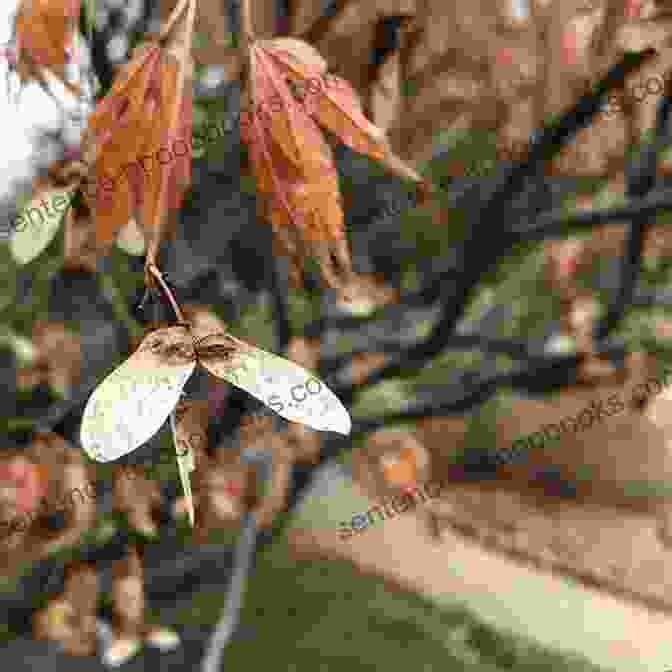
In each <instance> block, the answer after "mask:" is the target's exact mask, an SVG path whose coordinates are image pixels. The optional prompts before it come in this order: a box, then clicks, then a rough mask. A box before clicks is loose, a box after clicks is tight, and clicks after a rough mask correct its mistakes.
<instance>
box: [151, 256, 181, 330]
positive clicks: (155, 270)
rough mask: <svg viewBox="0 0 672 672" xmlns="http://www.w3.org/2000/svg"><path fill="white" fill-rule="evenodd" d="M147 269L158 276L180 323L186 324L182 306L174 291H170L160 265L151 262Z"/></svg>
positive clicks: (157, 278)
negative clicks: (178, 302) (179, 304)
mask: <svg viewBox="0 0 672 672" xmlns="http://www.w3.org/2000/svg"><path fill="white" fill-rule="evenodd" d="M147 270H148V271H149V273H150V274H151V275H152V276H154V277H155V278H156V280H157V281H158V283H159V285H160V286H161V290H162V291H163V293H164V294H165V296H166V298H167V299H168V301H170V305H171V307H172V309H173V312H174V313H175V318H176V319H177V321H178V322H179V323H180V324H186V323H187V322H186V320H185V319H184V315H183V314H182V311H181V310H180V307H179V306H178V304H177V301H176V300H175V297H174V296H173V293H172V292H171V291H170V287H168V285H167V284H166V281H165V280H164V279H163V274H162V273H161V271H160V270H159V269H158V267H157V266H156V265H154V264H150V265H149V266H148V267H147Z"/></svg>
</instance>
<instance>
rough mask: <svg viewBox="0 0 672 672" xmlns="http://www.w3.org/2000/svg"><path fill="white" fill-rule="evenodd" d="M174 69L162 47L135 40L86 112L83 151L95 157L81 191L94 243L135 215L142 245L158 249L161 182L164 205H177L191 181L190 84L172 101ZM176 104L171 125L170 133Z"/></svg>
mask: <svg viewBox="0 0 672 672" xmlns="http://www.w3.org/2000/svg"><path fill="white" fill-rule="evenodd" d="M178 70H179V68H178V62H177V60H176V58H175V55H174V54H173V53H172V52H171V51H170V49H169V48H166V49H162V48H160V47H159V46H158V44H155V43H147V44H143V45H141V46H140V47H138V48H137V49H136V52H135V55H134V57H133V59H132V60H131V61H130V62H129V64H128V65H127V66H126V68H125V71H124V73H122V76H121V77H119V78H118V79H117V80H116V81H115V83H114V84H113V86H112V89H111V91H110V93H109V94H108V95H107V96H106V97H105V98H104V99H103V100H102V101H101V102H100V103H99V105H98V107H97V108H96V109H95V110H94V111H93V112H92V113H91V115H90V116H89V126H88V129H87V135H86V143H87V150H88V155H89V156H93V157H94V162H93V165H92V169H91V173H90V179H89V182H90V183H92V184H93V185H94V189H93V193H92V190H91V189H87V190H86V191H85V195H86V197H87V200H88V203H89V206H90V207H91V209H92V211H93V215H94V221H95V226H96V236H97V238H98V240H99V241H100V242H101V244H105V243H110V242H111V241H112V240H113V239H114V238H115V237H116V236H117V234H118V232H119V230H120V229H121V228H122V227H123V226H125V225H126V223H127V222H128V221H129V220H130V219H131V218H135V220H136V222H137V223H138V225H139V226H140V227H141V228H142V230H143V233H144V235H145V242H146V246H147V248H148V249H152V247H153V246H157V245H158V240H160V238H161V235H162V227H161V226H157V222H159V219H158V217H157V211H158V209H159V208H160V207H162V205H163V204H160V202H159V200H160V199H159V196H160V194H161V187H162V184H163V183H165V184H166V186H165V187H164V189H165V190H166V193H168V194H169V198H170V200H169V202H168V203H167V204H166V205H167V206H168V208H171V209H176V208H178V207H179V205H180V203H181V200H182V197H183V195H184V192H185V190H186V189H187V188H188V186H189V184H190V181H191V156H190V152H189V146H188V141H187V140H185V138H188V139H190V138H191V127H192V116H191V114H192V112H191V110H192V101H191V87H190V85H189V80H187V85H186V86H185V89H184V95H183V96H181V98H180V100H179V101H178V100H176V93H175V89H176V83H177V79H178V74H179V73H178ZM178 103H179V105H180V110H179V112H178V117H177V126H175V127H174V128H173V130H172V131H171V122H172V120H173V115H174V110H175V105H176V104H178ZM178 143H181V145H182V146H181V147H180V149H181V153H180V154H178V153H177V148H178V146H179V145H178ZM185 147H186V150H185V149H184V148H185ZM171 148H172V150H173V152H171V151H170V150H171ZM129 158H130V159H131V160H130V161H129V160H128V159H129ZM164 159H167V160H165V161H164ZM147 162H149V164H148V163H147Z"/></svg>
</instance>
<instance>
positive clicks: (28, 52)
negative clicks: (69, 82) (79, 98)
mask: <svg viewBox="0 0 672 672" xmlns="http://www.w3.org/2000/svg"><path fill="white" fill-rule="evenodd" d="M79 9H80V0H23V2H21V4H20V5H19V8H18V11H17V13H16V18H15V21H14V34H15V39H16V44H15V48H16V58H17V68H18V70H19V73H20V74H22V75H23V74H24V73H26V72H27V71H29V70H30V69H31V66H35V65H37V66H41V67H43V68H46V69H48V70H50V71H51V72H53V73H54V74H55V75H56V76H58V77H59V79H61V80H62V81H65V64H66V63H68V62H69V61H70V60H71V58H72V54H73V37H74V34H75V31H76V29H77V20H78V17H79Z"/></svg>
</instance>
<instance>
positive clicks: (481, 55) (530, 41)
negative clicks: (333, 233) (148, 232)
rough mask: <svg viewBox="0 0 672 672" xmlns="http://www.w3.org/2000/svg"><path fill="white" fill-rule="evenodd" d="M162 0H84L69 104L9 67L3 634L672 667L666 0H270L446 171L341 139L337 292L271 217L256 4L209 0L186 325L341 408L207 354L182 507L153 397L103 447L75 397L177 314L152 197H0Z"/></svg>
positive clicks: (153, 661) (315, 663)
mask: <svg viewBox="0 0 672 672" xmlns="http://www.w3.org/2000/svg"><path fill="white" fill-rule="evenodd" d="M44 2H45V5H49V2H47V1H46V0H44ZM5 4H6V5H7V6H3V7H2V9H1V10H0V11H1V12H2V18H0V31H3V32H2V33H0V42H3V43H5V44H7V45H11V43H12V40H13V37H12V26H13V22H14V16H15V14H16V12H17V9H18V8H19V5H18V3H16V2H10V3H5ZM24 4H25V3H24ZM52 4H54V5H57V4H64V5H65V4H68V3H60V2H57V1H56V0H52ZM175 4H176V3H175V1H174V0H173V1H172V2H171V1H170V0H167V1H166V2H164V1H163V0H156V1H152V0H138V1H137V2H136V1H128V2H126V1H124V0H95V1H93V0H87V1H86V2H82V7H81V13H80V15H79V16H78V17H77V22H78V26H77V27H78V30H76V31H75V32H76V34H77V39H76V42H75V51H74V57H73V59H72V62H70V63H69V64H68V70H67V76H68V77H70V78H72V80H73V81H77V82H79V83H80V85H81V90H82V97H81V98H80V99H76V98H75V97H74V96H72V95H71V94H70V93H69V92H68V91H67V90H66V87H64V86H63V85H62V83H61V82H60V81H59V80H58V78H57V77H54V76H53V75H52V74H50V73H48V72H46V71H44V70H42V72H41V75H42V81H41V83H40V82H39V81H35V79H36V76H35V73H34V72H32V73H30V77H25V70H24V71H21V70H19V72H18V73H17V71H16V70H17V69H16V68H15V67H11V66H12V58H11V56H10V57H7V56H5V57H4V58H3V59H2V62H0V70H2V72H1V73H0V74H1V75H2V76H1V77H0V78H1V79H2V80H6V81H7V92H6V95H4V94H3V95H0V110H1V114H2V119H3V122H4V123H3V130H2V139H3V149H4V152H3V156H2V158H0V161H2V170H1V173H0V174H1V175H2V178H3V179H2V188H1V189H0V192H1V193H0V198H1V199H2V200H1V202H0V216H1V218H2V222H3V223H2V224H0V275H1V276H2V277H1V279H0V394H1V395H2V411H1V412H0V432H1V433H2V435H1V439H2V448H3V452H2V453H0V519H1V520H2V521H3V522H2V527H0V564H1V565H2V575H1V577H0V584H1V585H0V622H1V625H0V637H1V638H2V642H0V660H1V661H3V662H4V661H6V662H7V663H11V664H12V665H13V666H14V668H15V669H30V670H36V671H38V672H47V671H48V670H61V669H63V670H65V669H66V665H67V666H68V670H69V672H72V671H73V670H79V669H81V670H99V669H109V668H111V667H119V668H120V669H124V670H129V671H131V670H144V669H150V667H151V669H155V668H156V666H157V665H158V666H159V668H158V669H161V670H164V669H166V670H172V669H175V670H178V669H179V670H183V669H189V670H200V669H203V672H213V671H214V670H215V669H217V670H218V669H222V670H224V669H226V670H243V669H261V668H269V669H272V670H288V671H296V672H303V671H304V670H311V671H315V670H319V671H320V672H321V671H323V670H324V671H325V672H327V671H330V672H331V671H333V672H341V671H343V670H346V669H347V670H348V671H349V672H350V671H351V670H390V671H393V670H402V669H404V670H405V669H408V668H409V667H412V668H413V669H418V670H422V671H423V672H430V671H433V670H442V671H444V670H446V669H447V670H456V671H457V670H473V671H479V672H490V671H492V672H495V671H497V670H542V669H543V670H557V671H560V670H563V671H564V670H566V671H568V672H569V671H571V672H578V671H579V670H586V671H587V670H598V669H602V670H624V671H625V670H628V672H632V671H636V670H665V669H667V668H669V667H670V666H672V643H670V639H669V637H666V635H667V633H668V632H669V628H670V626H671V625H672V574H671V571H672V570H670V569H669V567H672V563H670V562H669V560H670V557H669V556H668V553H669V552H670V540H671V539H672V515H671V514H672V508H671V506H672V503H671V502H670V499H669V494H670V491H669V490H668V485H667V484H668V480H669V478H670V477H672V452H671V451H670V448H669V445H670V444H669V442H670V439H671V438H672V420H671V419H670V418H672V414H671V413H670V411H672V407H671V405H672V395H670V390H669V386H670V383H669V380H670V377H669V374H667V373H666V371H667V370H668V368H669V366H670V365H671V364H672V351H671V350H670V347H669V338H670V334H672V321H670V316H669V313H670V306H671V305H672V303H671V302H672V295H670V291H669V287H668V286H669V281H670V279H671V272H672V264H671V263H670V256H669V252H670V249H671V246H672V236H671V235H670V232H669V218H670V215H669V214H668V212H667V210H666V209H669V207H671V206H672V197H671V195H670V192H669V189H670V184H669V182H670V179H669V176H670V175H671V174H672V155H670V154H669V145H670V142H671V135H670V131H671V128H670V123H669V109H668V107H669V105H668V103H669V100H668V99H667V98H666V95H665V94H666V93H667V94H669V93H670V92H671V90H670V88H669V81H670V72H671V68H672V59H671V57H670V51H668V49H667V47H669V46H670V45H671V44H672V7H671V6H670V3H668V2H664V1H660V2H653V1H646V0H643V1H642V0H603V1H596V2H586V0H582V1H580V2H579V1H578V0H577V1H574V0H544V1H543V2H542V1H541V0H534V1H533V0H529V1H524V0H517V1H516V2H510V1H509V0H468V1H467V0H450V1H449V2H446V1H445V0H436V1H435V0H425V1H421V0H375V1H374V0H349V1H346V0H336V1H332V2H327V1H326V0H325V2H322V3H320V2H316V1H314V0H277V1H275V0H251V13H252V17H253V21H254V26H255V31H256V32H257V35H258V37H260V38H263V39H268V38H271V37H277V36H287V35H292V36H294V37H299V38H300V39H303V40H306V41H307V42H309V43H310V44H312V45H314V46H315V47H316V48H317V49H318V50H319V51H320V53H321V54H322V55H323V57H324V58H325V59H326V60H327V62H328V64H329V72H331V73H334V74H335V75H337V76H339V77H342V78H345V79H347V80H348V81H349V82H351V84H352V86H353V87H354V89H355V90H356V91H357V93H358V94H359V96H360V98H361V101H362V106H363V110H364V111H365V113H366V115H367V117H368V118H369V119H371V120H373V122H374V123H376V125H378V126H379V127H380V128H382V129H383V130H384V131H385V132H386V134H387V137H388V138H389V141H390V146H391V147H392V149H393V150H394V152H395V153H396V154H397V155H398V156H399V157H401V158H402V159H403V160H404V161H406V162H407V163H408V164H409V165H411V166H413V168H414V169H415V170H417V171H418V172H419V173H421V174H422V175H423V176H425V177H427V178H428V179H430V180H431V181H432V183H433V184H434V185H435V191H434V192H433V193H432V194H431V198H429V199H427V198H425V199H422V198H419V196H418V190H417V189H415V188H414V185H412V184H409V183H408V182H406V181H404V180H402V179H400V178H399V177H397V176H395V175H391V174H390V173H389V172H387V171H386V170H385V169H384V167H382V166H381V165H380V164H377V163H376V162H375V161H373V160H370V159H369V158H367V157H364V156H362V155H359V154H356V153H355V152H354V151H352V150H350V149H349V148H347V147H345V146H343V145H341V144H338V143H337V141H336V140H335V139H334V138H332V139H331V140H332V143H331V144H332V146H333V152H334V158H335V161H336V165H337V169H338V173H339V180H340V189H341V193H342V199H343V209H344V212H345V221H346V229H347V237H348V241H349V244H350V251H351V256H352V264H353V270H354V274H353V276H352V277H351V278H350V280H349V281H348V284H347V286H345V287H340V288H338V289H334V288H329V287H325V286H324V285H323V282H322V280H321V278H320V274H319V268H318V267H317V264H314V263H312V262H311V261H309V262H308V263H307V265H306V269H305V270H304V271H303V272H302V274H301V277H300V283H298V284H297V283H295V282H292V277H293V269H292V268H291V266H290V264H289V262H288V260H287V259H286V258H283V256H282V255H280V254H278V253H277V249H276V247H274V241H273V238H272V229H271V226H270V224H268V223H267V222H266V221H264V220H263V219H262V218H261V216H260V215H259V211H260V208H258V203H257V201H258V198H257V192H256V187H255V180H254V177H253V176H252V174H251V172H250V170H249V166H248V160H247V150H246V147H245V145H244V143H241V141H240V136H239V131H238V117H239V113H240V104H241V85H240V82H239V80H238V75H239V73H238V71H237V70H236V69H235V68H234V67H232V60H231V53H232V49H233V48H234V47H235V46H236V45H237V43H238V38H237V34H238V26H239V7H238V3H236V2H229V0H199V3H198V7H199V10H198V17H197V24H196V30H197V35H196V42H195V49H194V52H193V56H194V60H195V73H194V79H193V87H194V102H193V118H194V127H195V129H194V132H195V134H196V133H200V134H202V135H204V136H205V137H207V138H208V141H207V142H206V143H205V148H204V149H203V150H199V151H198V152H197V151H194V156H193V162H192V170H193V176H192V186H191V189H190V190H189V192H188V193H187V196H186V198H185V202H184V203H183V205H182V207H181V208H180V210H179V212H178V213H177V215H176V217H175V235H174V236H173V237H172V238H170V239H168V240H166V241H164V244H163V245H162V248H161V258H160V260H161V268H162V270H163V271H164V272H165V273H166V276H167V278H168V280H169V282H170V285H171V287H172V288H173V290H174V293H175V296H176V297H177V299H178V301H179V302H180V304H181V305H182V306H183V307H184V310H185V313H186V315H187V317H188V318H189V319H191V320H193V321H195V322H197V323H200V322H202V323H204V324H209V325H212V327H213V329H216V330H222V329H224V328H228V329H229V330H230V331H231V333H233V334H234V335H235V336H237V337H238V338H241V339H243V340H245V341H246V342H249V343H253V344H255V345H257V346H259V347H261V348H264V349H266V350H269V351H272V352H276V353H278V354H281V355H283V356H285V357H287V358H288V359H291V360H293V361H295V362H297V363H298V364H300V365H301V366H304V367H305V368H307V369H309V370H311V371H316V372H317V373H318V375H319V376H320V377H321V378H322V380H324V381H326V382H327V384H328V385H329V386H330V388H331V389H333V390H334V391H335V392H336V394H337V395H338V396H339V398H341V399H342V401H343V403H344V404H345V405H346V406H347V408H348V410H349V411H350V413H351V416H352V418H353V433H352V435H351V436H350V437H345V438H344V437H339V436H337V435H335V434H332V433H317V432H315V431H313V430H310V429H307V428H305V427H303V426H300V425H297V424H294V423H289V422H287V421H285V420H282V419H280V418H279V417H278V416H275V414H273V413H271V411H270V410H269V409H267V408H265V407H264V406H263V405H261V404H260V403H257V402H254V401H253V400H251V399H250V398H249V397H248V395H246V394H244V393H242V392H241V391H240V390H237V389H236V388H235V387H233V386H231V385H229V384H227V383H224V382H221V381H220V382H215V380H214V378H208V376H207V375H206V373H205V372H204V371H199V372H198V373H197V374H195V375H194V376H193V378H192V380H190V382H189V385H188V387H187V392H188V393H189V396H190V398H191V399H193V400H196V402H200V403H194V404H193V405H192V406H190V407H189V408H188V411H187V413H188V423H193V426H194V427H197V428H198V430H199V431H202V432H204V433H205V434H204V435H205V436H206V437H207V441H204V442H203V444H202V446H201V448H199V449H198V450H197V452H196V471H195V472H194V473H193V474H192V483H193V489H194V499H195V503H196V527H195V528H194V529H193V530H192V529H191V528H190V526H189V523H188V520H187V517H186V504H185V501H184V498H183V496H182V492H181V486H180V483H179V477H178V471H177V466H176V463H175V453H174V450H175V449H174V446H173V438H172V437H171V436H170V430H169V429H168V428H167V427H164V429H163V430H162V431H161V432H160V433H159V434H157V435H156V436H155V437H154V438H153V439H152V440H151V441H149V442H148V443H147V444H146V445H144V446H143V447H142V448H140V449H138V450H137V451H135V452H133V453H132V454H131V455H129V456H126V457H125V458H123V459H122V460H120V461H119V462H118V463H113V464H112V463H108V464H98V463H93V462H92V461H90V460H89V459H88V458H87V457H86V456H85V454H84V452H83V450H82V449H81V445H80V443H79V427H80V423H81V416H82V412H83V409H84V405H85V403H86V400H87V398H88V397H89V395H90V393H91V391H92V390H93V389H94V388H95V387H96V385H98V384H99V383H100V382H101V381H102V380H103V378H104V377H105V376H106V375H107V374H108V373H109V372H110V371H111V370H113V369H114V368H115V367H117V366H119V365H120V364H121V363H122V362H123V361H124V360H125V359H127V358H128V356H129V355H130V354H131V353H132V352H133V351H134V350H135V349H136V348H137V346H138V344H139V343H140V341H141V340H142V338H143V336H144V334H145V333H146V332H147V330H149V329H151V328H154V327H156V326H158V325H160V324H165V322H166V321H167V320H170V319H171V315H170V311H169V308H167V307H166V306H165V305H163V304H162V303H161V301H160V300H159V299H158V297H157V296H155V295H151V296H148V295H146V293H145V290H144V284H143V261H144V258H143V255H144V243H143V241H142V237H141V235H140V233H139V231H138V229H137V227H136V226H135V224H134V222H132V221H131V222H129V224H128V225H127V226H126V227H125V228H124V229H123V230H122V233H121V234H120V235H119V238H118V239H117V241H116V242H115V244H114V246H113V247H112V248H111V250H110V251H109V252H108V253H106V254H99V253H96V252H95V251H94V252H92V250H91V248H90V246H89V245H88V243H87V241H88V240H89V236H90V235H91V231H90V229H87V226H86V224H82V223H79V224H78V223H77V222H76V221H69V222H67V223H65V224H62V223H61V222H60V220H59V219H58V218H55V217H54V218H51V217H48V218H44V220H43V222H42V225H41V226H39V227H37V228H35V227H28V228H27V229H26V230H24V231H22V232H14V233H12V232H11V226H10V225H9V224H8V223H9V222H11V221H12V220H13V219H14V218H15V217H16V215H17V214H19V213H20V212H21V211H22V210H23V208H25V207H27V206H28V207H39V206H38V205H37V204H38V203H39V202H40V199H42V198H44V197H45V195H47V194H53V193H55V192H56V190H58V189H63V188H64V187H63V185H64V184H66V183H67V175H68V170H69V168H70V166H71V165H72V162H73V161H74V158H73V157H76V156H77V153H78V151H79V145H80V142H81V137H82V130H83V129H84V128H85V126H86V115H87V114H88V113H89V112H90V111H91V109H93V105H94V103H93V101H94V99H97V98H99V97H102V96H103V95H104V94H105V93H106V92H107V91H108V90H109V88H110V86H111V82H112V80H113V78H114V76H115V74H116V73H117V72H118V68H119V66H120V65H121V64H123V63H125V62H126V61H127V60H128V58H129V53H130V51H131V50H132V48H133V47H134V46H136V45H137V44H138V42H139V41H140V39H141V38H142V36H143V35H145V34H146V33H147V32H148V31H150V32H151V31H156V30H157V29H158V27H159V26H160V22H161V20H165V18H166V17H168V16H169V14H170V12H171V10H172V9H173V7H174V5H175ZM646 50H648V51H646ZM19 75H21V76H22V77H24V79H25V80H26V81H24V82H23V83H21V82H20V77H19ZM605 77H606V78H607V79H608V78H609V77H611V79H610V80H609V84H608V86H609V87H610V88H609V95H608V98H607V96H606V95H605V96H600V95H598V94H597V93H596V91H597V84H598V82H603V81H605ZM45 88H46V89H48V91H49V93H47V92H46V91H45ZM642 91H644V94H645V95H644V94H643V93H642ZM577 101H579V102H578V104H577ZM544 128H545V129H546V131H543V130H542V129H544ZM213 129H214V130H213ZM530 147H531V148H532V149H531V153H530V155H529V156H527V154H528V149H529V148H530ZM651 203H657V205H656V207H655V208H653V207H651ZM596 213H597V214H596ZM84 219H85V218H84ZM84 219H82V221H84ZM602 403H604V410H600V408H602V406H601V404H602ZM122 467H123V468H122ZM668 470H669V471H668ZM432 484H441V489H440V493H439V494H438V495H437V496H435V497H427V498H425V499H424V500H423V499H422V498H420V497H418V496H414V497H413V498H412V500H410V501H409V499H408V495H406V494H405V493H406V491H407V489H408V488H414V489H416V490H415V492H417V491H418V489H421V488H424V489H425V490H426V489H427V487H430V489H431V486H432ZM87 487H88V488H89V489H88V490H87ZM94 491H95V494H94V495H92V494H90V493H92V492H94ZM87 493H89V494H87ZM390 502H396V504H390ZM39 507H42V508H41V509H40V508H39ZM38 509H39V510H40V511H41V513H40V514H38V513H36V512H37V511H38ZM250 511H254V513H253V514H251V513H250ZM12 521H13V522H12ZM16 521H22V522H21V523H20V524H17V522H16ZM12 524H13V527H12ZM214 632H217V633H219V634H222V635H223V636H222V637H213V633H214ZM208 652H209V654H210V655H214V653H217V652H219V653H220V654H221V661H219V662H217V665H215V666H214V667H212V668H208V669H206V667H205V665H206V663H205V661H206V660H214V658H212V659H209V658H207V655H206V654H208Z"/></svg>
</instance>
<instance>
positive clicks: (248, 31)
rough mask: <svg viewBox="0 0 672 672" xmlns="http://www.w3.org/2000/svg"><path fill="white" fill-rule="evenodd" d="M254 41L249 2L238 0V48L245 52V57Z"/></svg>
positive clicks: (248, 0)
mask: <svg viewBox="0 0 672 672" xmlns="http://www.w3.org/2000/svg"><path fill="white" fill-rule="evenodd" d="M254 39H255V37H254V28H253V27H252V11H251V7H250V0H240V46H241V48H242V49H243V51H244V52H245V56H247V53H248V49H249V47H250V44H251V43H252V42H254Z"/></svg>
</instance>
